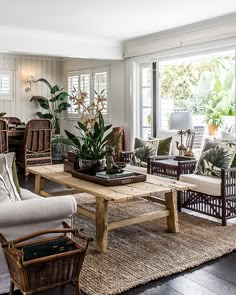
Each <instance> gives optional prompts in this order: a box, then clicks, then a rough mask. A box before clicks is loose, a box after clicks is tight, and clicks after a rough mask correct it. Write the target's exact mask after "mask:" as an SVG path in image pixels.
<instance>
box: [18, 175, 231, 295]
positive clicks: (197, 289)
mask: <svg viewBox="0 0 236 295" xmlns="http://www.w3.org/2000/svg"><path fill="white" fill-rule="evenodd" d="M19 177H20V184H21V186H22V187H25V188H28V189H30V190H33V189H34V176H32V175H30V176H28V177H27V178H25V177H24V176H22V175H19ZM45 184H46V185H47V189H50V190H52V191H53V190H55V185H54V184H53V183H52V182H49V181H47V182H46V183H45ZM56 188H57V190H58V185H57V187H56ZM14 294H15V295H20V294H21V293H20V292H19V291H15V293H14ZM40 294H42V295H49V294H50V295H73V294H75V291H74V288H73V287H71V286H66V287H65V288H56V289H53V290H48V291H46V292H41V293H40ZM82 294H83V293H82ZM123 294H124V295H134V294H136V295H154V294H155V295H156V294H157V295H181V294H184V295H214V294H218V295H236V252H233V253H231V254H229V255H226V256H224V257H222V258H220V259H217V260H215V261H212V262H210V263H206V264H204V265H201V266H199V267H197V268H194V269H191V270H188V271H185V272H183V273H180V274H176V275H173V276H170V277H168V278H165V279H161V280H157V281H154V282H151V283H148V284H146V285H143V286H140V287H137V288H134V289H132V290H130V291H128V292H125V293H123ZM94 295H96V294H94Z"/></svg>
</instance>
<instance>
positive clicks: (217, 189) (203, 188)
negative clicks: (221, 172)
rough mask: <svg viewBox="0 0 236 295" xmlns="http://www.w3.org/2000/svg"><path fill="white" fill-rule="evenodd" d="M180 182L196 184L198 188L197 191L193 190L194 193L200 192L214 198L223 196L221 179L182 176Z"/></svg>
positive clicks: (193, 175)
mask: <svg viewBox="0 0 236 295" xmlns="http://www.w3.org/2000/svg"><path fill="white" fill-rule="evenodd" d="M179 180H180V181H183V182H187V183H191V184H195V185H196V186H197V187H196V189H192V190H193V191H198V192H201V193H205V194H209V195H212V196H221V179H220V178H217V177H211V176H205V175H198V174H181V175H180V178H179Z"/></svg>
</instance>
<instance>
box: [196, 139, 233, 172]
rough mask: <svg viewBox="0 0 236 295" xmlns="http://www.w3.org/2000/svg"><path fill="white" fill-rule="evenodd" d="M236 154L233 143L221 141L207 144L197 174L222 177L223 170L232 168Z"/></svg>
mask: <svg viewBox="0 0 236 295" xmlns="http://www.w3.org/2000/svg"><path fill="white" fill-rule="evenodd" d="M235 153H236V149H235V144H232V143H231V142H228V141H219V140H214V141H209V142H206V144H205V146H204V148H203V150H202V153H201V156H200V159H199V161H198V164H197V168H196V172H195V173H196V174H200V175H208V176H214V177H220V176H221V169H226V168H229V167H230V166H231V164H232V162H233V160H234V157H235Z"/></svg>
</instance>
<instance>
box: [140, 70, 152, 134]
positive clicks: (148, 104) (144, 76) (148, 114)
mask: <svg viewBox="0 0 236 295" xmlns="http://www.w3.org/2000/svg"><path fill="white" fill-rule="evenodd" d="M151 73H152V71H151V66H150V64H144V65H142V66H141V67H140V124H141V126H140V137H141V138H148V137H149V136H151V131H152V129H151V125H152V87H151V80H152V75H151Z"/></svg>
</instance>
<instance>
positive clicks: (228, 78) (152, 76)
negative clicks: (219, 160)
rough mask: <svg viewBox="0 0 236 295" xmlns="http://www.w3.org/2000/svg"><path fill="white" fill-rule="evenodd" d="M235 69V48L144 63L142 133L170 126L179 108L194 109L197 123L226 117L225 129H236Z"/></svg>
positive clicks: (223, 126)
mask: <svg viewBox="0 0 236 295" xmlns="http://www.w3.org/2000/svg"><path fill="white" fill-rule="evenodd" d="M235 69H236V67H235V50H227V51H217V52H212V53H207V54H201V55H191V56H183V57H178V58H175V59H173V58H172V59H166V60H157V61H156V62H155V63H153V64H152V65H151V64H142V65H140V75H139V76H140V79H139V81H140V84H139V85H140V87H139V94H140V95H139V104H138V105H139V112H140V120H139V124H138V125H139V126H140V127H139V129H140V131H139V133H140V136H141V137H142V138H147V137H148V136H150V135H154V136H156V129H157V135H158V129H160V128H161V129H169V118H170V114H171V113H172V112H176V111H190V112H191V113H192V114H193V118H194V125H196V126H207V125H208V124H209V123H211V122H212V121H214V120H215V121H216V122H218V121H219V120H222V122H223V124H222V126H221V130H228V131H235V93H236V92H235V71H236V70H235ZM217 120H218V121H217ZM153 131H154V132H153Z"/></svg>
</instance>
